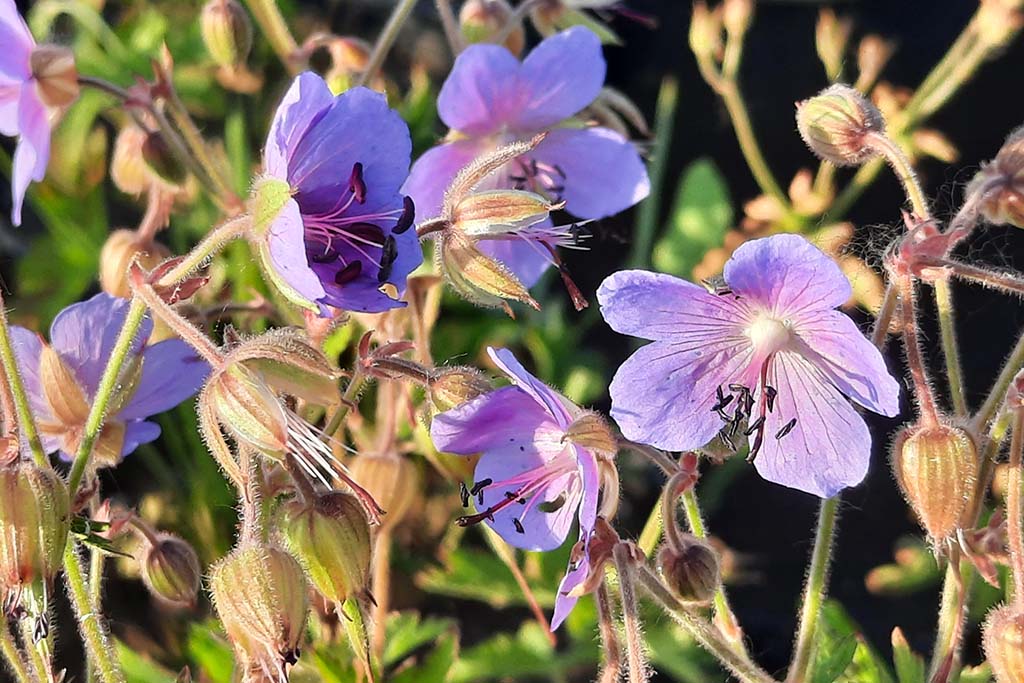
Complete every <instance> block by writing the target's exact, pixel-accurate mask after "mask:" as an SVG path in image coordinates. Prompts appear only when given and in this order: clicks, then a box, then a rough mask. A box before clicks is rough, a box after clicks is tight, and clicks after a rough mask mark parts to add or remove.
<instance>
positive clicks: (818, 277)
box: [724, 235, 852, 318]
mask: <svg viewBox="0 0 1024 683" xmlns="http://www.w3.org/2000/svg"><path fill="white" fill-rule="evenodd" d="M724 274H725V281H726V282H727V283H728V284H729V287H730V289H732V291H733V292H734V293H735V294H737V295H738V296H744V297H750V298H751V299H753V300H755V301H757V302H758V303H760V304H762V305H763V306H765V307H767V308H769V309H770V310H771V311H772V312H773V315H775V316H777V317H779V318H787V317H794V316H797V315H799V314H800V313H801V312H804V311H819V310H827V309H830V308H836V307H837V306H841V305H842V304H844V303H846V301H847V300H848V299H849V298H850V294H851V292H852V290H851V288H850V282H849V280H847V279H846V275H844V274H843V271H842V270H840V269H839V266H838V265H836V262H835V261H833V260H832V259H831V258H830V257H828V256H827V255H825V253H824V252H822V251H821V250H820V249H818V248H817V247H815V246H814V245H813V244H811V243H810V242H808V241H807V240H806V239H805V238H803V237H801V236H799V235H773V236H771V237H765V238H762V239H756V240H751V241H749V242H745V243H744V244H742V245H740V247H739V248H738V249H737V250H736V251H735V252H734V253H733V255H732V258H730V259H729V261H728V263H726V264H725V273H724Z"/></svg>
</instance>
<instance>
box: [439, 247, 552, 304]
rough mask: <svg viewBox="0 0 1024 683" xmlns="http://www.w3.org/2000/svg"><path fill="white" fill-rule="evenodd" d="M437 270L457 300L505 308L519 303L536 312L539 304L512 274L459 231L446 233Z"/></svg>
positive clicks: (440, 249) (440, 248)
mask: <svg viewBox="0 0 1024 683" xmlns="http://www.w3.org/2000/svg"><path fill="white" fill-rule="evenodd" d="M435 253H436V254H437V261H438V267H439V270H440V271H441V272H442V273H444V275H445V279H446V280H447V281H448V283H449V284H450V285H451V286H452V289H454V290H455V291H456V293H458V294H459V295H460V296H462V297H463V298H465V299H466V300H467V301H471V302H473V303H475V304H478V305H480V306H487V307H491V308H499V307H500V308H504V309H505V311H506V312H507V313H509V315H511V308H509V306H508V303H507V301H508V300H512V301H521V302H522V303H525V304H527V305H529V306H531V307H533V308H535V309H537V310H540V304H538V303H537V301H536V300H535V299H534V298H533V297H532V296H530V292H529V290H527V289H526V287H525V286H524V285H523V283H522V282H520V281H519V278H517V277H516V276H515V275H514V274H513V273H512V272H511V271H509V270H508V269H507V268H506V267H505V266H503V265H502V264H500V263H498V262H497V261H495V260H494V259H492V258H491V257H489V256H487V255H486V254H484V253H483V252H482V251H480V250H479V249H478V248H477V247H476V245H475V244H474V243H473V240H472V239H470V237H469V236H468V235H466V234H464V233H463V232H461V231H459V230H449V231H446V232H445V234H444V236H443V237H442V238H440V240H439V244H438V248H437V250H436V252H435Z"/></svg>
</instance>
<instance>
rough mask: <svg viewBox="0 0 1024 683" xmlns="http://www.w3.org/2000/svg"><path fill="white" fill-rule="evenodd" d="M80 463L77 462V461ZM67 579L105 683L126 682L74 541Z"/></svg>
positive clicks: (69, 551)
mask: <svg viewBox="0 0 1024 683" xmlns="http://www.w3.org/2000/svg"><path fill="white" fill-rule="evenodd" d="M76 462H77V461H76ZM64 578H65V581H66V583H67V586H68V595H69V596H70V597H71V604H72V606H73V607H74V609H75V615H76V616H77V617H78V626H79V629H80V630H81V632H82V640H83V641H84V643H85V649H86V652H87V653H88V655H89V658H90V659H92V661H93V663H94V665H95V667H96V672H97V674H98V675H99V679H100V681H102V683H125V678H124V673H122V671H121V666H120V664H119V663H118V661H117V654H116V653H115V651H114V647H113V643H111V641H110V637H109V636H108V635H107V625H106V619H105V618H104V617H103V614H102V613H101V612H100V611H99V610H98V609H97V608H96V606H95V605H94V604H93V603H92V601H91V600H90V598H89V586H88V584H87V581H86V578H85V573H84V571H83V568H82V559H81V558H80V557H79V556H78V550H77V549H76V547H75V544H74V543H68V544H67V547H66V548H65V549H64Z"/></svg>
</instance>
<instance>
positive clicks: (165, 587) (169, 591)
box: [139, 533, 202, 607]
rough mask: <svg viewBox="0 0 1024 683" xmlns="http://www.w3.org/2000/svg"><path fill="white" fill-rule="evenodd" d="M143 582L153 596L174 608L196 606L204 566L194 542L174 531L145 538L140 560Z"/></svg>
mask: <svg viewBox="0 0 1024 683" xmlns="http://www.w3.org/2000/svg"><path fill="white" fill-rule="evenodd" d="M139 569H140V571H141V573H142V581H143V583H145V584H146V588H148V589H149V592H150V593H152V595H153V596H154V597H155V598H157V599H158V600H160V602H162V603H164V604H167V605H169V606H171V607H192V606H194V605H195V604H196V596H197V595H198V594H199V582H200V579H201V578H202V569H201V568H200V566H199V556H198V555H196V551H195V550H194V549H193V548H192V546H191V545H189V544H188V543H186V542H185V541H183V540H182V539H180V538H178V537H177V536H172V535H171V534H163V533H161V534H157V535H156V537H155V538H154V539H153V541H152V542H151V541H148V540H147V541H145V548H144V549H143V552H142V558H141V560H140V562H139Z"/></svg>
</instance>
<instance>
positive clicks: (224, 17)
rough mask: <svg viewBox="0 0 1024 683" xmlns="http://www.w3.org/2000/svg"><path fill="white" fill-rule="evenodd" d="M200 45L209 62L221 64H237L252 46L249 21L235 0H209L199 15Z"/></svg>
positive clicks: (225, 65) (238, 64)
mask: <svg viewBox="0 0 1024 683" xmlns="http://www.w3.org/2000/svg"><path fill="white" fill-rule="evenodd" d="M199 28H200V31H201V32H202V34H203V44H204V45H206V50H207V52H209V53H210V56H211V57H213V61H214V62H216V63H217V64H219V65H220V66H223V67H228V68H231V67H237V66H240V65H241V64H243V63H244V62H245V60H246V59H247V58H248V57H249V50H250V49H252V22H251V21H249V15H248V14H246V12H245V9H244V8H243V7H242V6H241V5H240V4H239V3H238V2H237V1H236V0H209V2H207V3H206V4H205V5H204V6H203V11H202V14H201V15H200V17H199Z"/></svg>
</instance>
